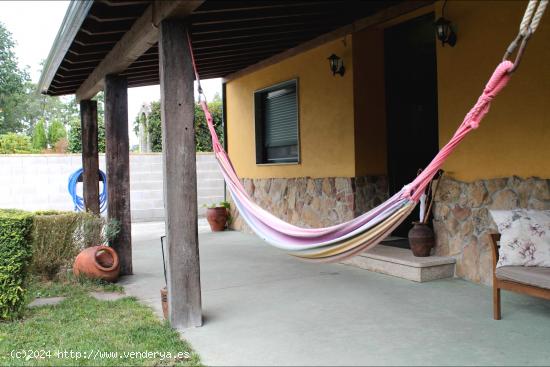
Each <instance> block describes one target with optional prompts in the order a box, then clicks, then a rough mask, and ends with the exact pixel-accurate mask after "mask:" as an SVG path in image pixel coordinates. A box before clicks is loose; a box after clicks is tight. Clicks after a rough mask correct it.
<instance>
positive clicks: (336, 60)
mask: <svg viewBox="0 0 550 367" xmlns="http://www.w3.org/2000/svg"><path fill="white" fill-rule="evenodd" d="M328 61H329V64H330V71H331V72H332V75H333V76H334V75H336V74H339V75H340V76H344V73H345V72H346V68H345V67H344V61H343V60H342V59H341V58H340V57H338V56H336V55H335V54H332V55H330V56H329V57H328Z"/></svg>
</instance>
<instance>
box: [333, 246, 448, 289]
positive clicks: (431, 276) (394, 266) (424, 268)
mask: <svg viewBox="0 0 550 367" xmlns="http://www.w3.org/2000/svg"><path fill="white" fill-rule="evenodd" d="M455 262H456V261H455V259H454V258H453V257H443V256H428V257H416V256H414V255H413V254H412V252H411V250H409V249H404V248H398V247H392V246H386V245H378V246H376V247H374V248H373V249H371V250H369V251H366V252H363V253H362V254H360V255H358V256H355V257H352V258H351V259H348V260H345V261H343V262H342V263H343V264H346V265H352V266H355V267H358V268H361V269H366V270H370V271H375V272H377V273H382V274H387V275H392V276H395V277H398V278H403V279H408V280H412V281H415V282H428V281H430V280H436V279H443V278H452V277H453V276H454V269H455Z"/></svg>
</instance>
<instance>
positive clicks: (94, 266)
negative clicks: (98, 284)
mask: <svg viewBox="0 0 550 367" xmlns="http://www.w3.org/2000/svg"><path fill="white" fill-rule="evenodd" d="M119 271H120V268H119V261H118V255H117V253H116V251H115V250H113V249H112V248H111V247H107V246H93V247H88V248H86V249H84V250H82V251H81V252H80V253H79V254H78V256H77V257H76V259H75V260H74V265H73V273H74V275H76V276H79V275H83V276H85V277H87V278H91V279H102V280H106V281H108V282H114V281H116V280H117V279H118V273H119Z"/></svg>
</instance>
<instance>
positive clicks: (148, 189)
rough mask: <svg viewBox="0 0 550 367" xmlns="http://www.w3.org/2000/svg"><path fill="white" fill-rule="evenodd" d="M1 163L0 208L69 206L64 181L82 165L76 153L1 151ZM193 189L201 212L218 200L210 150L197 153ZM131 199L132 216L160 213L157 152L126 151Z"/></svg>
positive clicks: (220, 188)
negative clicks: (205, 206)
mask: <svg viewBox="0 0 550 367" xmlns="http://www.w3.org/2000/svg"><path fill="white" fill-rule="evenodd" d="M99 163H100V168H101V170H103V171H105V155H104V154H100V156H99ZM0 167H1V171H0V208H17V209H24V210H46V209H54V210H73V209H74V207H73V203H72V199H71V197H70V195H69V193H68V192H67V182H68V179H69V175H70V174H71V173H73V172H74V171H76V170H77V169H79V168H80V167H82V158H81V156H80V155H79V154H63V155H61V154H39V155H38V154H32V155H31V154H20V155H0ZM81 186H82V185H78V188H79V189H80V190H82V189H81ZM100 190H101V184H100ZM197 190H198V206H199V214H201V215H202V214H204V212H205V208H204V206H203V205H205V204H210V203H216V202H219V201H221V200H223V197H224V184H223V177H222V175H221V172H220V171H219V169H218V166H217V163H216V159H215V157H214V155H213V154H211V153H198V154H197ZM80 195H82V192H81V191H80ZM130 200H131V202H130V208H131V213H132V220H133V221H155V220H163V219H164V199H163V179H162V155H161V154H160V153H150V154H130Z"/></svg>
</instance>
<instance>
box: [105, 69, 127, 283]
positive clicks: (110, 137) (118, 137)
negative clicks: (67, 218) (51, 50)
mask: <svg viewBox="0 0 550 367" xmlns="http://www.w3.org/2000/svg"><path fill="white" fill-rule="evenodd" d="M105 161H106V166H107V194H108V209H107V214H108V217H109V219H116V220H117V221H118V222H119V223H120V233H119V234H118V236H117V238H116V239H115V240H114V241H113V243H112V246H113V248H114V249H115V250H116V252H117V254H118V256H119V258H120V274H121V275H128V274H132V233H131V232H132V226H131V217H130V141H129V136H128V83H127V81H126V78H124V77H120V76H117V75H107V76H106V77H105Z"/></svg>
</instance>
